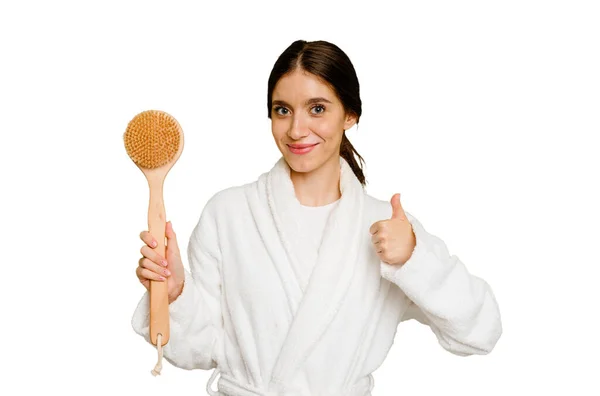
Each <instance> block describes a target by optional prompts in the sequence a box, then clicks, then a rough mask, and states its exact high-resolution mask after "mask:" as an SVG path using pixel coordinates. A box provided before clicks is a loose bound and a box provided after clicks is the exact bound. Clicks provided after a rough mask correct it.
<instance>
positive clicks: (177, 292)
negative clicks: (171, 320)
mask: <svg viewBox="0 0 600 396" xmlns="http://www.w3.org/2000/svg"><path fill="white" fill-rule="evenodd" d="M184 284H185V279H184V280H182V281H181V283H180V284H179V286H178V287H176V289H175V290H174V292H173V293H172V294H170V295H169V304H171V303H173V302H174V301H175V300H177V298H178V297H179V296H180V295H181V293H183V286H184Z"/></svg>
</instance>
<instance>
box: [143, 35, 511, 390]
mask: <svg viewBox="0 0 600 396" xmlns="http://www.w3.org/2000/svg"><path fill="white" fill-rule="evenodd" d="M267 108H268V116H269V118H270V119H271V121H272V124H271V125H272V132H273V137H274V139H275V143H276V144H277V148H278V149H279V150H280V151H281V154H282V157H281V158H280V159H279V160H278V161H277V162H276V163H275V165H274V166H273V168H272V169H271V170H270V171H268V172H266V173H264V174H262V175H260V176H259V177H258V179H257V180H256V181H254V182H252V183H248V184H245V185H241V186H234V187H230V188H228V189H225V190H222V191H220V192H218V193H216V194H215V195H214V196H213V197H212V198H211V199H209V201H208V202H207V204H206V206H205V208H204V209H203V211H202V214H201V216H200V219H199V221H198V223H197V226H196V227H195V228H194V230H193V232H192V235H191V237H190V240H189V244H188V251H187V253H188V259H189V266H190V271H188V270H187V269H184V266H183V264H182V259H181V255H180V252H179V247H178V244H177V238H176V235H175V232H174V230H173V228H172V226H171V224H170V222H169V223H167V229H166V236H167V244H168V246H167V250H166V254H165V255H166V257H165V258H163V257H159V256H158V255H157V254H156V252H155V251H154V250H153V249H152V247H153V242H154V239H153V237H152V235H150V234H149V233H148V232H142V233H141V234H140V237H141V239H142V241H143V242H144V243H145V245H144V246H143V247H142V250H141V252H142V255H143V257H142V258H141V259H140V261H139V266H138V267H137V269H136V274H137V276H138V278H139V280H140V281H141V282H142V284H143V285H144V286H145V287H146V289H148V287H149V281H150V280H162V281H166V282H167V283H168V289H169V302H170V305H169V310H170V317H171V333H170V340H169V342H168V343H167V345H165V347H164V356H165V358H166V359H167V360H168V361H169V362H170V363H171V364H173V365H175V366H177V367H181V368H185V369H204V370H208V369H212V368H215V369H216V370H215V371H214V372H213V375H212V377H211V379H210V381H209V383H208V385H207V392H208V393H209V394H211V395H216V394H220V395H230V396H251V395H252V396H267V395H269V396H270V395H295V396H304V395H306V396H309V395H310V396H315V395H330V396H333V395H338V396H342V395H344V396H354V395H356V396H358V395H361V396H363V395H370V394H371V390H372V388H373V377H372V375H371V373H372V372H373V371H374V370H375V369H377V368H378V367H379V366H380V365H381V364H382V362H383V361H384V359H385V357H386V355H387V353H388V351H389V349H390V347H391V345H392V342H393V339H394V336H395V334H396V329H397V326H398V324H399V323H400V322H401V321H404V320H408V319H411V318H413V319H415V320H418V321H419V322H421V323H423V324H426V325H427V326H429V328H430V329H431V331H433V333H434V334H435V336H436V337H437V339H438V341H439V343H440V345H441V346H442V347H443V348H444V349H446V350H448V351H450V352H452V353H454V354H457V355H461V356H466V355H472V354H487V353H489V352H490V351H491V350H492V349H493V348H494V346H495V344H496V342H497V340H498V339H499V337H500V335H501V333H502V324H501V319H500V312H499V309H498V304H497V302H496V300H495V297H494V294H493V292H492V290H491V288H490V286H489V285H488V284H487V283H486V282H485V281H484V280H483V279H481V278H479V277H477V276H474V275H472V274H470V273H469V272H468V270H467V268H466V267H465V265H464V264H463V263H462V262H461V261H460V260H459V259H458V258H457V257H456V256H454V255H450V254H449V251H448V249H447V247H446V244H445V243H444V242H443V241H442V240H441V239H440V238H438V237H436V236H434V235H431V234H429V233H428V232H427V231H426V230H425V229H424V228H423V226H422V225H421V224H420V223H419V221H418V220H417V219H416V218H415V217H413V216H412V215H411V214H410V213H408V212H407V211H405V210H404V209H403V208H402V205H401V204H400V197H399V194H396V195H394V197H393V198H392V200H391V202H388V201H381V200H379V199H376V198H374V197H371V196H370V195H368V194H366V192H365V190H364V185H365V176H364V174H363V172H362V169H361V167H360V166H359V164H358V162H357V161H356V159H355V155H356V156H358V158H360V160H361V161H362V158H361V157H360V155H358V153H357V152H356V151H355V149H354V148H353V146H352V144H350V142H349V141H348V138H347V137H346V135H345V130H347V129H349V128H351V127H352V126H353V125H354V124H355V123H358V121H359V118H360V115H361V100H360V96H359V83H358V79H357V76H356V73H355V70H354V67H353V66H352V63H351V62H350V59H348V57H347V56H346V54H345V53H344V52H343V51H342V50H341V49H340V48H338V47H337V46H336V45H334V44H331V43H328V42H325V41H316V42H306V41H302V40H299V41H296V42H294V43H292V44H291V45H290V46H289V47H288V48H287V49H286V50H285V51H284V52H283V53H282V54H281V56H280V57H279V58H278V59H277V62H276V63H275V66H274V67H273V70H272V72H271V75H270V77H269V81H268V96H267ZM165 259H166V260H165ZM148 312H149V294H148V292H146V293H145V295H144V296H143V298H142V300H141V301H140V303H139V304H138V307H137V309H136V311H135V313H134V316H133V319H132V325H133V328H134V329H135V331H136V332H137V333H138V334H140V335H141V336H143V337H144V338H145V339H146V340H147V341H148V342H150V338H149V327H148ZM219 373H220V378H219V381H218V383H217V386H218V392H216V391H214V390H212V388H211V384H212V382H213V381H214V379H215V378H216V375H217V374H219Z"/></svg>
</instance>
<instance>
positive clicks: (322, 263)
mask: <svg viewBox="0 0 600 396" xmlns="http://www.w3.org/2000/svg"><path fill="white" fill-rule="evenodd" d="M339 158H340V191H341V198H340V202H339V204H338V205H337V207H335V208H334V209H333V211H332V212H331V215H330V216H329V219H328V221H327V224H326V226H325V231H324V234H323V239H322V243H321V247H320V249H319V252H318V257H317V262H316V263H315V265H314V268H313V271H312V274H311V276H310V279H309V280H308V284H307V285H306V289H305V290H303V287H302V286H303V282H302V279H300V278H299V276H298V274H299V271H297V269H298V266H299V265H302V252H301V251H298V250H297V249H294V248H293V244H292V243H291V241H292V238H295V237H296V235H294V232H295V230H296V228H295V227H296V226H295V224H296V220H295V216H296V215H297V212H298V210H300V202H299V201H298V199H297V197H296V194H295V191H294V185H293V183H292V180H291V178H290V169H289V166H288V165H287V163H286V162H285V160H284V158H283V157H281V158H280V160H279V161H278V162H277V163H276V164H275V166H274V167H273V169H272V170H271V171H270V172H268V173H266V174H265V175H264V178H263V181H264V182H265V183H264V184H265V186H264V189H265V192H266V199H267V201H268V207H269V212H270V216H269V217H270V219H269V221H272V222H273V225H275V229H276V231H277V232H276V236H275V235H273V232H272V231H271V232H270V234H269V235H270V237H271V236H275V238H276V239H270V240H265V243H267V244H269V245H271V246H270V247H269V250H270V251H271V252H272V253H273V257H275V262H274V264H275V266H276V267H277V269H278V271H279V273H280V276H281V278H282V281H283V282H284V283H285V284H286V285H285V286H284V288H285V290H286V294H287V298H288V299H289V300H290V309H291V310H292V313H293V321H292V323H291V325H290V328H289V330H288V334H287V336H286V339H285V341H284V343H283V346H282V348H281V351H280V353H279V355H278V358H277V361H276V363H275V366H274V369H273V373H272V377H271V380H272V385H273V386H276V387H281V386H282V384H285V383H287V381H288V380H289V378H290V376H292V375H293V374H294V373H295V372H296V371H297V369H298V367H299V366H300V365H301V364H302V362H303V361H304V359H305V358H306V357H307V356H308V354H309V353H310V352H311V350H312V347H314V346H315V344H316V343H317V342H318V340H319V339H320V337H321V335H322V334H323V333H324V332H325V331H326V329H327V327H328V325H329V324H330V323H331V321H332V320H333V318H334V317H335V315H336V313H337V311H338V309H339V307H340V305H341V304H342V303H343V301H344V297H345V295H346V293H347V292H348V289H349V286H350V283H351V281H352V278H353V275H354V272H355V268H356V265H357V256H358V252H359V251H360V249H361V248H362V246H361V242H364V238H361V237H360V236H361V235H362V234H363V233H364V232H365V230H363V229H362V228H361V227H362V222H361V220H362V212H363V204H364V196H365V191H364V189H363V188H362V185H361V184H360V182H359V180H358V179H357V178H356V176H355V175H354V173H353V172H352V169H351V168H350V166H349V165H348V163H347V162H346V160H345V159H344V158H342V157H339ZM259 184H260V183H259ZM265 225H266V223H265ZM263 235H264V234H263ZM263 238H264V236H263ZM282 251H283V252H284V256H282V255H281V253H282Z"/></svg>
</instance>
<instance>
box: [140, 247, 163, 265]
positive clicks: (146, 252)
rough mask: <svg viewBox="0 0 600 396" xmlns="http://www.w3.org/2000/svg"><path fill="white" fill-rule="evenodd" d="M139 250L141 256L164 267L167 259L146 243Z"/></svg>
mask: <svg viewBox="0 0 600 396" xmlns="http://www.w3.org/2000/svg"><path fill="white" fill-rule="evenodd" d="M140 252H141V253H142V256H144V257H147V258H149V259H150V260H152V261H153V262H154V263H156V264H158V265H162V266H164V267H166V266H167V260H166V259H165V258H164V257H162V256H161V255H160V254H158V253H157V252H156V250H154V249H152V248H150V247H148V246H147V245H144V246H142V248H141V249H140Z"/></svg>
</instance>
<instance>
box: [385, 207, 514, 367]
mask: <svg viewBox="0 0 600 396" xmlns="http://www.w3.org/2000/svg"><path fill="white" fill-rule="evenodd" d="M407 218H408V220H409V222H410V223H411V224H412V228H413V231H414V234H415V238H416V245H415V248H414V251H413V252H412V255H411V257H410V258H409V259H408V260H407V261H406V262H405V263H404V264H403V265H389V264H386V263H384V262H381V274H382V276H383V277H384V278H385V279H387V280H389V281H391V282H393V283H395V284H396V285H397V286H398V287H400V289H402V291H403V292H404V294H405V295H406V296H407V297H408V298H409V300H410V305H409V307H408V309H407V310H406V312H405V313H404V316H403V317H402V318H401V321H404V320H409V319H415V320H417V321H418V322H420V323H423V324H425V325H428V326H429V327H430V328H431V330H432V331H433V333H434V334H435V336H436V337H437V339H438V342H439V343H440V345H441V346H442V347H443V348H444V349H446V350H447V351H449V352H452V353H454V354H456V355H459V356H468V355H474V354H477V355H484V354H487V353H489V352H491V351H492V349H493V348H494V346H495V344H496V342H497V341H498V339H499V338H500V335H501V334H502V323H501V318H500V311H499V308H498V304H497V302H496V298H495V296H494V293H493V291H492V289H491V287H490V285H489V284H488V283H487V282H486V281H485V280H483V279H481V278H479V277H477V276H475V275H472V274H470V273H469V271H468V270H467V268H466V267H465V265H464V264H463V263H462V262H461V261H460V259H459V258H458V257H456V256H455V255H450V254H449V252H448V248H447V247H446V244H445V243H444V241H443V240H441V239H440V238H438V237H437V236H435V235H431V234H429V233H428V232H427V231H426V230H425V229H424V228H423V226H422V225H421V223H420V222H419V221H418V220H417V219H416V218H414V217H413V216H412V215H410V214H409V213H407Z"/></svg>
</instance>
